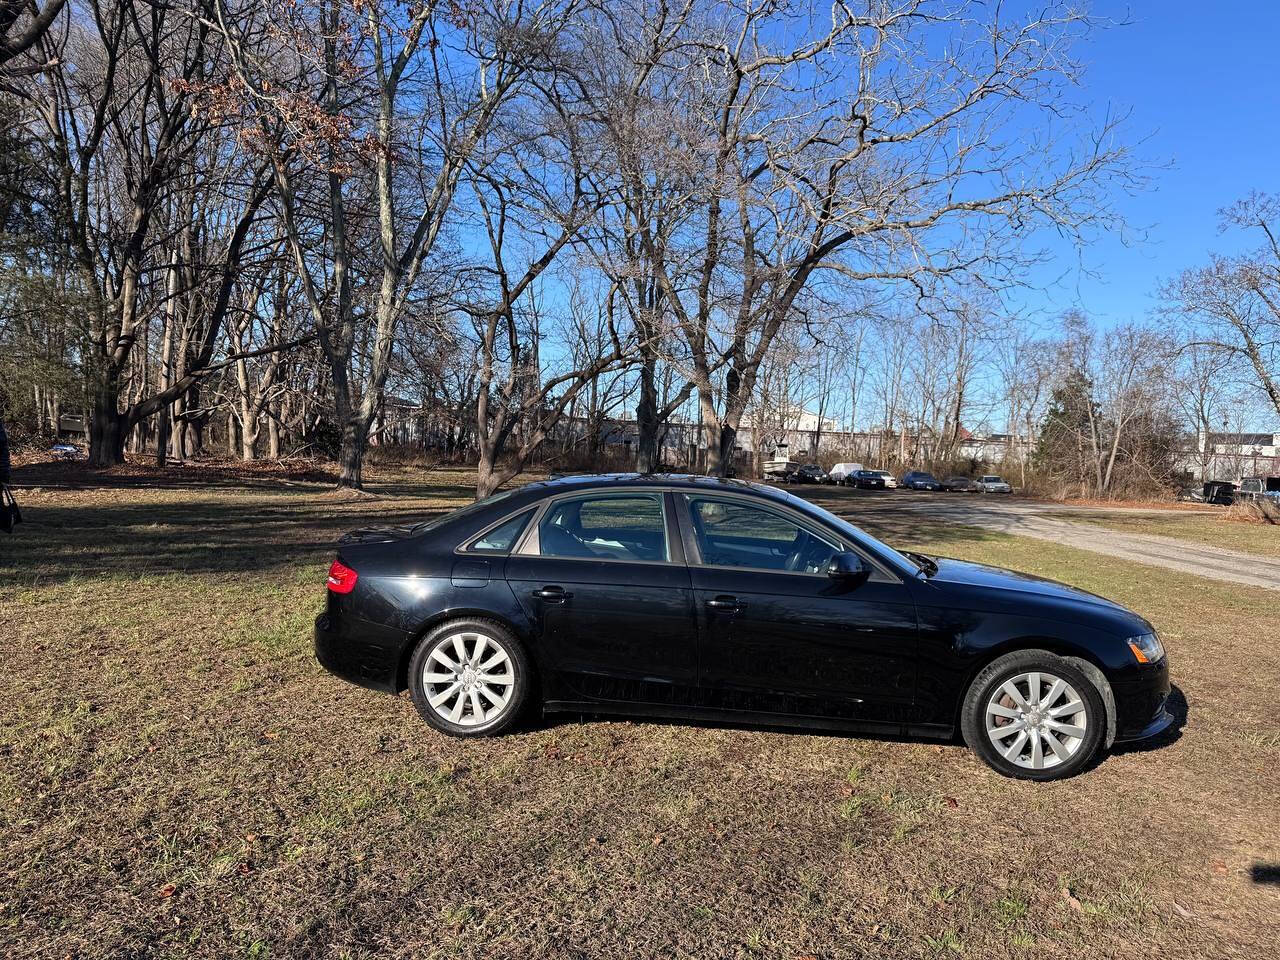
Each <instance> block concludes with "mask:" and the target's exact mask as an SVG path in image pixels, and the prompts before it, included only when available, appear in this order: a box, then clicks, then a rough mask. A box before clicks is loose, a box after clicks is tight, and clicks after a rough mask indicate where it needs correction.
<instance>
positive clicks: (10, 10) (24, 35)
mask: <svg viewBox="0 0 1280 960" xmlns="http://www.w3.org/2000/svg"><path fill="white" fill-rule="evenodd" d="M65 5H66V0H46V2H45V5H44V6H43V7H41V6H40V5H39V3H37V2H36V0H0V78H3V77H5V76H9V77H14V76H23V75H29V74H32V73H38V72H40V71H41V70H45V69H47V68H48V67H50V66H52V65H53V63H52V61H50V60H43V61H40V62H36V63H23V62H21V59H20V58H22V56H23V55H24V54H26V53H27V52H28V51H30V50H32V49H33V48H34V47H36V45H37V44H38V43H39V42H40V40H41V39H43V37H44V36H45V34H46V33H48V32H49V28H50V27H51V26H53V22H54V21H55V20H56V19H57V18H58V14H59V13H61V12H62V8H63V7H64V6H65Z"/></svg>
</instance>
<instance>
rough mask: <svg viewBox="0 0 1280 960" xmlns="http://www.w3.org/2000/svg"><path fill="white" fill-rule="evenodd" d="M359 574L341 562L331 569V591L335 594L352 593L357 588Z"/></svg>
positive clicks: (334, 563)
mask: <svg viewBox="0 0 1280 960" xmlns="http://www.w3.org/2000/svg"><path fill="white" fill-rule="evenodd" d="M356 577H357V574H356V572H355V571H354V570H352V569H351V568H350V567H348V566H347V565H346V564H345V563H343V562H342V561H341V560H335V561H333V564H332V566H330V567H329V580H328V583H329V589H330V590H332V591H333V592H334V593H350V592H351V591H352V590H354V589H355V588H356Z"/></svg>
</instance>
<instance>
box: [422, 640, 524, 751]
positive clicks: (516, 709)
mask: <svg viewBox="0 0 1280 960" xmlns="http://www.w3.org/2000/svg"><path fill="white" fill-rule="evenodd" d="M532 686H533V670H532V668H531V667H530V664H529V658H528V656H527V654H526V653H525V651H524V648H523V647H522V646H521V645H520V641H518V640H517V639H516V638H515V637H514V636H512V635H511V633H510V631H508V630H507V629H506V628H505V627H503V626H502V625H501V624H497V623H494V622H493V621H490V620H479V619H466V620H453V621H450V622H449V623H444V624H441V625H440V626H438V627H436V628H435V629H433V630H432V631H431V632H429V633H428V634H427V635H426V636H425V637H424V638H423V639H422V642H421V643H419V644H418V647H417V649H416V650H415V651H414V652H413V657H412V658H411V659H410V661H409V695H410V696H411V697H412V699H413V705H414V706H415V707H417V709H418V713H419V714H421V716H422V718H423V719H424V720H426V721H427V723H429V724H431V726H433V727H435V728H436V729H437V730H439V731H441V732H442V733H447V734H449V735H450V736H454V737H475V736H481V735H484V734H498V733H503V732H505V731H506V730H508V729H510V728H511V726H512V725H513V724H514V723H515V722H516V720H517V719H519V717H520V714H521V713H523V711H524V707H525V704H526V702H527V701H528V699H529V691H530V688H531V687H532Z"/></svg>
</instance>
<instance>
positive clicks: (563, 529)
mask: <svg viewBox="0 0 1280 960" xmlns="http://www.w3.org/2000/svg"><path fill="white" fill-rule="evenodd" d="M538 543H539V552H540V553H541V554H542V556H544V557H575V558H579V559H584V560H632V561H640V562H645V563H662V562H665V561H667V560H669V559H670V553H669V552H668V549H667V528H666V522H665V520H664V515H663V510H662V496H661V495H660V494H658V495H648V494H634V495H630V494H629V495H623V496H600V497H580V498H578V499H574V500H562V501H560V502H559V503H556V504H553V505H552V506H551V508H550V509H548V510H547V512H546V514H545V515H544V516H543V518H542V522H541V523H540V524H539V525H538Z"/></svg>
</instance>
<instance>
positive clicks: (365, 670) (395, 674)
mask: <svg viewBox="0 0 1280 960" xmlns="http://www.w3.org/2000/svg"><path fill="white" fill-rule="evenodd" d="M407 642H408V637H407V636H406V635H405V634H403V633H402V632H400V631H398V630H392V629H389V628H387V627H383V626H379V625H378V624H373V623H368V622H367V621H364V620H356V619H355V618H352V617H348V616H346V615H345V614H344V615H343V616H342V617H335V616H333V615H331V614H329V613H322V614H320V616H318V617H316V628H315V643H316V659H317V660H319V661H320V666H322V667H324V668H325V669H326V670H328V671H329V672H330V673H332V674H333V675H334V676H338V677H341V678H342V679H343V680H349V681H351V682H352V683H358V684H359V685H360V686H362V687H369V688H370V689H371V690H381V691H383V692H384V693H398V692H399V691H400V689H401V683H400V661H401V659H402V654H403V652H404V650H405V648H406V644H407Z"/></svg>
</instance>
